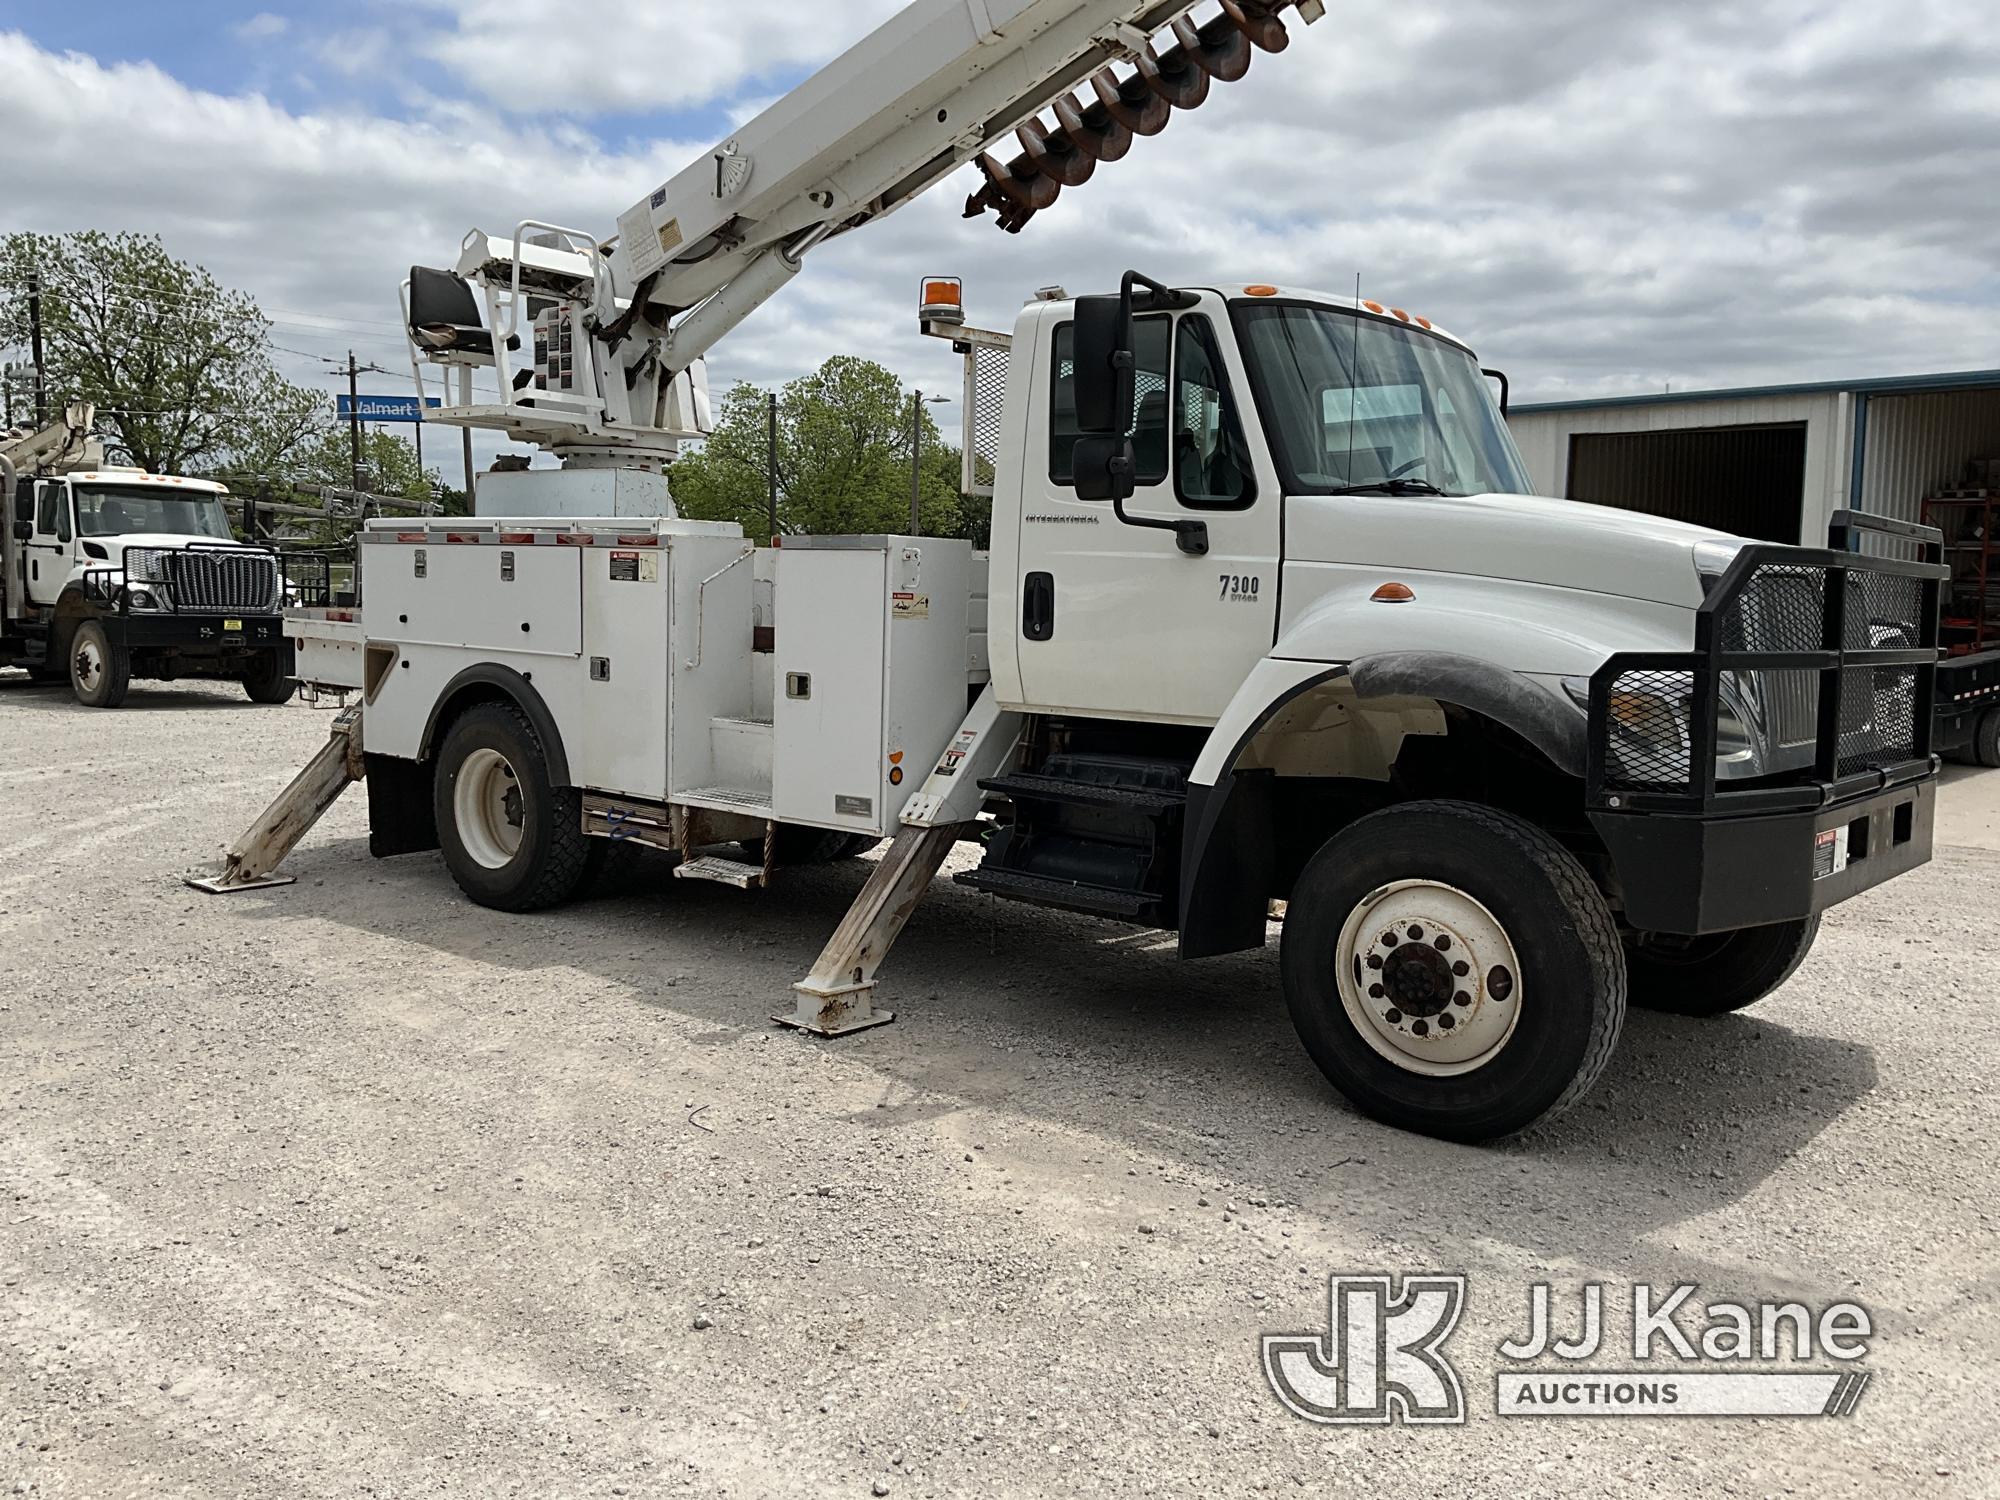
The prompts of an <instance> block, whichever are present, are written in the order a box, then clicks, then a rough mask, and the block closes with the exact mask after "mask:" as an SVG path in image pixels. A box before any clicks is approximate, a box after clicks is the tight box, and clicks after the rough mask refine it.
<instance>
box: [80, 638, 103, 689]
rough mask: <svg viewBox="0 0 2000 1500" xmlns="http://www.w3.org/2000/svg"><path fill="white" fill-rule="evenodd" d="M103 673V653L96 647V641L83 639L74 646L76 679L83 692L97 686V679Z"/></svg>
mask: <svg viewBox="0 0 2000 1500" xmlns="http://www.w3.org/2000/svg"><path fill="white" fill-rule="evenodd" d="M103 675H104V653H103V652H102V651H99V650H98V649H97V642H96V641H85V642H83V643H82V644H81V645H80V646H78V647H77V648H76V680H77V683H78V685H79V686H81V687H82V688H83V690H84V691H85V692H89V691H91V690H92V689H94V688H95V687H96V686H97V679H98V678H100V677H102V676H103Z"/></svg>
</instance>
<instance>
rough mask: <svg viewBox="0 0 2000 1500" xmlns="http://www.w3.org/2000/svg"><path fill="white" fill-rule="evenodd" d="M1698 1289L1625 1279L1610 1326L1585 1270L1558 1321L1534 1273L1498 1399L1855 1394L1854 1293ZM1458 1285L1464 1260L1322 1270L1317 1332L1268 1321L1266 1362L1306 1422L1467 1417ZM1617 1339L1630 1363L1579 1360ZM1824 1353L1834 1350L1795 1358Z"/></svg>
mask: <svg viewBox="0 0 2000 1500" xmlns="http://www.w3.org/2000/svg"><path fill="white" fill-rule="evenodd" d="M1694 1295H1695V1288H1694V1287H1692V1286H1687V1285H1681V1286H1675V1287H1672V1288H1670V1289H1668V1290H1666V1291H1664V1292H1663V1291H1661V1290H1659V1289H1658V1288H1655V1287H1653V1286H1651V1285H1649V1284H1647V1283H1644V1282H1641V1283H1639V1284H1637V1285H1635V1286H1633V1287H1632V1289H1631V1296H1630V1298H1629V1299H1628V1301H1627V1303H1626V1306H1627V1308H1628V1309H1629V1312H1630V1323H1629V1329H1628V1330H1626V1331H1629V1339H1626V1338H1623V1337H1619V1338H1611V1337H1608V1336H1607V1322H1606V1316H1605V1292H1604V1286H1603V1284H1602V1283H1600V1282H1589V1283H1586V1284H1585V1285H1584V1286H1583V1288H1582V1289H1581V1291H1580V1292H1579V1293H1578V1294H1577V1296H1576V1298H1575V1299H1574V1300H1575V1320H1574V1323H1573V1324H1571V1325H1569V1326H1568V1327H1567V1328H1559V1326H1558V1311H1557V1306H1556V1297H1555V1294H1554V1292H1553V1290H1552V1289H1551V1288H1550V1287H1549V1285H1548V1284H1547V1283H1538V1284H1536V1285H1535V1286H1533V1287H1531V1288H1530V1289H1529V1294H1528V1307H1527V1329H1526V1331H1525V1332H1523V1333H1522V1334H1520V1335H1519V1336H1517V1337H1514V1338H1510V1339H1508V1340H1506V1341H1505V1342H1503V1343H1502V1344H1501V1345H1500V1347H1499V1354H1500V1358H1501V1360H1502V1365H1501V1368H1500V1371H1499V1373H1498V1375H1497V1376H1496V1377H1495V1385H1496V1389H1495V1393H1494V1409H1495V1412H1496V1414H1497V1415H1499V1416H1503V1417H1550V1416H1591V1417H1606V1416H1627V1417H1641V1416H1643V1417H1665V1416H1683V1417H1740V1416H1758V1417H1787V1416H1798V1417H1803V1416H1828V1417H1838V1416H1848V1415H1850V1414H1852V1413H1853V1411H1854V1409H1855V1407H1856V1406H1858V1405H1859V1404H1860V1401H1861V1395H1862V1392H1863V1391H1864V1390H1866V1389H1867V1386H1868V1380H1869V1376H1868V1373H1867V1372H1866V1371H1865V1370H1858V1369H1854V1368H1852V1365H1853V1363H1854V1362H1855V1361H1857V1360H1860V1359H1862V1358H1864V1357H1865V1356H1866V1355H1867V1353H1868V1340H1869V1338H1870V1337H1871V1336H1872V1335H1873V1333H1874V1325H1873V1322H1872V1321H1871V1319H1870V1318H1869V1315H1868V1310H1867V1309H1866V1308H1864V1307H1862V1306H1861V1305H1860V1304H1858V1303H1854V1302H1837V1303H1834V1304H1832V1305H1830V1306H1828V1307H1826V1308H1824V1309H1821V1310H1819V1311H1817V1312H1815V1311H1814V1310H1813V1309H1812V1308H1809V1307H1807V1306H1806V1305H1805V1304H1803V1303H1800V1302H1758V1303H1754V1304H1752V1303H1741V1302H1710V1303H1707V1304H1704V1305H1699V1306H1697V1305H1696V1304H1695V1302H1694ZM1465 1301H1466V1279H1465V1278H1464V1277H1463V1276H1440V1275H1412V1276H1405V1277H1404V1278H1403V1280H1402V1284H1401V1286H1400V1287H1398V1286H1397V1285H1395V1283H1394V1281H1393V1279H1392V1278H1391V1277H1388V1276H1382V1275H1365V1276H1334V1277H1331V1278H1329V1280H1328V1284H1327V1308H1328V1312H1327V1329H1326V1332H1324V1333H1319V1332H1314V1333H1297V1334H1266V1335H1265V1336H1264V1339H1263V1363H1264V1377H1265V1379H1266V1380H1268V1381H1269V1382H1270V1385H1271V1389H1272V1390H1273V1391H1274V1392H1276V1394H1277V1397H1278V1399H1279V1400H1280V1401H1282V1402H1284V1404H1285V1406H1286V1407H1287V1409H1289V1410H1290V1411H1291V1412H1293V1413H1294V1414H1295V1415H1297V1416H1300V1417H1303V1418H1305V1419H1306V1420H1307V1421H1309V1422H1322V1423H1328V1424H1334V1425H1352V1424H1369V1423H1372V1424H1376V1425H1383V1424H1387V1423H1391V1422H1403V1423H1410V1424H1418V1425H1423V1424H1430V1425H1458V1424H1462V1423H1463V1422H1464V1421H1465V1418H1466V1400H1465V1388H1464V1383H1463V1381H1462V1380H1461V1378H1460V1376H1459V1372H1458V1369H1457V1367H1456V1366H1455V1365H1454V1364H1453V1363H1452V1361H1451V1359H1450V1357H1449V1356H1448V1354H1447V1353H1446V1351H1445V1345H1446V1344H1447V1343H1448V1342H1449V1340H1450V1339H1451V1337H1452V1334H1453V1333H1454V1332H1455V1331H1456V1330H1457V1328H1458V1323H1459V1319H1460V1316H1461V1315H1462V1314H1463V1313H1464V1311H1465ZM1628 1352H1629V1355H1630V1359H1631V1365H1630V1366H1629V1367H1618V1368H1600V1367H1598V1366H1596V1365H1592V1366H1590V1367H1588V1368H1585V1367H1583V1364H1582V1362H1583V1361H1586V1360H1597V1359H1599V1358H1604V1359H1609V1360H1622V1359H1623V1358H1624V1357H1625V1356H1626V1354H1627V1353H1628ZM1656 1361H1657V1362H1656ZM1821 1361H1834V1362H1836V1363H1835V1366H1834V1367H1833V1368H1831V1369H1828V1368H1819V1369H1801V1368H1798V1367H1799V1366H1801V1365H1811V1364H1819V1363H1820V1362H1821ZM1779 1362H1783V1365H1784V1367H1783V1368H1776V1369H1774V1368H1771V1366H1772V1365H1773V1364H1777V1363H1779ZM1750 1365H1756V1366H1758V1367H1757V1368H1746V1366H1750ZM1843 1366H1844V1367H1845V1368H1843Z"/></svg>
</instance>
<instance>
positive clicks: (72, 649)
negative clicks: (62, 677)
mask: <svg viewBox="0 0 2000 1500" xmlns="http://www.w3.org/2000/svg"><path fill="white" fill-rule="evenodd" d="M69 686H70V691H71V692H73V693H75V694H76V701H77V702H79V703H81V704H82V705H83V706H84V707H85V708H117V707H118V706H119V705H120V704H122V703H123V702H124V701H125V694H126V692H127V691H128V690H129V689H130V687H131V686H132V656H131V653H130V652H128V651H127V650H126V649H125V647H124V646H123V645H122V644H118V643H115V642H113V641H112V639H111V633H110V632H109V631H107V630H106V629H105V628H104V622H103V621H102V620H85V621H84V622H83V623H82V624H80V625H78V626H77V627H76V634H75V635H73V636H71V637H70V642H69Z"/></svg>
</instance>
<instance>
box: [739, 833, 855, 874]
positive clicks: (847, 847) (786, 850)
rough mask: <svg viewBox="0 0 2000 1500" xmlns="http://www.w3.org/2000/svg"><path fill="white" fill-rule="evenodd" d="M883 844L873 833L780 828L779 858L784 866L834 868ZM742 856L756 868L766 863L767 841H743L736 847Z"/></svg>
mask: <svg viewBox="0 0 2000 1500" xmlns="http://www.w3.org/2000/svg"><path fill="white" fill-rule="evenodd" d="M881 842H882V841H881V840H880V839H878V838H877V837H876V836H875V835H874V834H872V833H847V832H844V831H843V830H841V829H838V828H807V827H805V826H804V825H802V824H799V823H780V824H779V825H778V858H777V863H778V864H781V865H831V864H837V863H838V862H839V861H841V860H843V859H858V858H860V857H861V856H862V855H864V854H866V853H867V852H868V851H869V850H870V849H873V848H874V847H875V846H876V845H877V844H879V843H881ZM737 848H739V849H741V850H742V851H743V857H744V858H745V859H747V860H749V861H750V863H752V864H754V865H761V864H762V863H763V862H764V841H763V840H762V839H744V840H743V841H742V842H741V843H739V844H738V845H737Z"/></svg>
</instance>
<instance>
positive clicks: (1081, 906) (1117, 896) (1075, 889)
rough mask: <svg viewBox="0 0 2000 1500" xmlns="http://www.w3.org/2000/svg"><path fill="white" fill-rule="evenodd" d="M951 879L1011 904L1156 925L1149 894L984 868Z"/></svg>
mask: <svg viewBox="0 0 2000 1500" xmlns="http://www.w3.org/2000/svg"><path fill="white" fill-rule="evenodd" d="M983 784H984V783H982V785H983ZM952 879H953V880H954V881H955V882H956V883H957V884H959V885H966V886H971V887H972V889H974V890H976V891H991V892H992V893H993V894H994V895H996V896H1005V897H1007V898H1008V899H1009V900H1012V901H1025V902H1027V903H1029V904H1030V905H1033V906H1052V907H1054V908H1056V909H1057V910H1058V911H1075V912H1083V913H1085V914H1086V915H1088V916H1093V917H1110V918H1113V919H1114V920H1116V921H1121V922H1142V923H1144V925H1147V926H1152V925H1153V923H1152V921H1151V916H1152V913H1153V909H1154V908H1157V906H1158V905H1159V898H1158V897H1156V896H1154V895H1153V894H1151V893H1150V892H1147V891H1120V890H1113V889H1111V888H1110V887H1109V886H1102V885H1084V884H1082V883H1081V882H1078V881H1074V880H1056V879H1052V878H1051V877H1049V876H1046V875H1027V874H1024V873H1022V872H1021V871H1019V870H1007V869H995V868H991V867H982V868H980V869H977V870H967V871H965V872H964V873H963V874H959V875H954V876H953V877H952Z"/></svg>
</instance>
